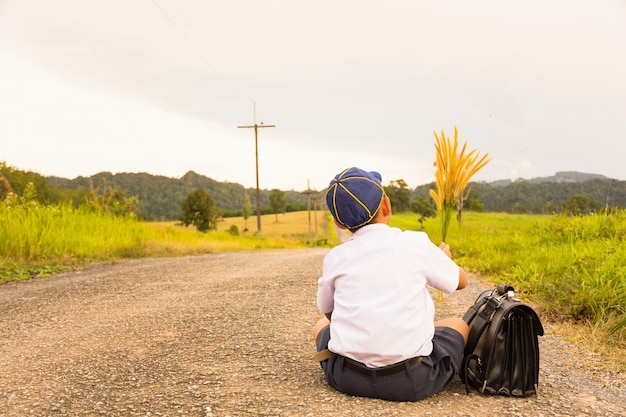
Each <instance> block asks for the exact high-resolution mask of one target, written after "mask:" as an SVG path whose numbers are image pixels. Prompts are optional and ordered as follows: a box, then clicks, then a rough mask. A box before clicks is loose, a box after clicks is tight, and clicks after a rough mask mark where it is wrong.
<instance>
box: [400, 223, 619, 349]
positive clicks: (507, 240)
mask: <svg viewBox="0 0 626 417" xmlns="http://www.w3.org/2000/svg"><path fill="white" fill-rule="evenodd" d="M405 216H408V214H400V215H397V216H396V219H395V222H397V224H406V223H405V222H407V220H406V219H404V217H405ZM413 216H414V215H413ZM392 220H393V219H392ZM440 223H441V222H440V221H439V220H438V219H429V220H428V221H427V222H425V225H424V227H425V232H426V233H428V234H429V236H430V237H431V239H432V240H433V241H434V242H439V241H440V240H441V229H440ZM398 227H400V226H398ZM416 228H417V227H414V228H413V229H416ZM447 241H448V242H447V243H449V244H450V245H451V247H452V248H453V255H454V258H455V260H456V261H457V262H458V263H459V264H461V265H463V266H464V267H465V268H466V269H468V270H469V271H470V272H472V273H474V274H477V275H479V276H482V277H485V278H487V279H489V280H490V281H491V282H493V283H497V282H506V283H509V284H511V285H513V286H514V287H515V288H516V290H517V291H518V293H520V294H521V295H522V296H523V297H524V298H525V299H528V300H529V301H532V302H534V303H537V304H538V305H540V306H541V309H542V313H543V314H544V316H545V317H546V318H550V319H555V320H561V319H567V320H571V321H573V322H575V323H584V324H586V325H588V326H589V327H590V329H591V331H592V332H594V335H595V336H597V337H598V338H600V339H602V340H604V341H605V342H607V343H608V344H611V345H614V346H619V347H621V348H626V342H625V341H626V245H625V244H624V243H625V241H626V212H617V213H612V214H611V215H609V216H607V215H603V214H597V215H591V216H584V217H566V216H534V215H533V216H529V215H513V214H505V213H464V215H463V219H462V223H461V226H460V227H459V226H458V224H457V223H456V222H455V223H453V224H452V226H451V227H450V229H449V230H448V238H447Z"/></svg>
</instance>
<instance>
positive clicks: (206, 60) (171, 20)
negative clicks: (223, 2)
mask: <svg viewBox="0 0 626 417" xmlns="http://www.w3.org/2000/svg"><path fill="white" fill-rule="evenodd" d="M152 3H154V5H155V6H156V7H157V8H158V9H159V11H160V12H161V14H163V16H165V18H166V19H167V20H168V22H170V24H171V25H172V26H173V27H174V29H176V31H177V32H178V33H179V34H180V35H181V36H182V37H183V38H184V39H185V41H187V43H188V44H189V46H190V47H191V49H193V50H194V52H195V53H196V54H197V55H198V56H199V57H200V59H201V60H202V61H203V62H204V63H205V64H206V65H207V66H208V67H209V68H210V69H211V71H212V72H213V74H215V76H217V78H218V79H219V80H220V81H221V82H222V83H223V84H224V85H225V86H226V87H227V88H228V89H229V90H230V92H231V93H233V95H234V96H235V97H237V99H238V100H239V101H241V103H242V104H243V105H244V106H246V107H247V106H248V103H247V102H246V100H244V99H243V98H241V96H240V95H239V94H237V92H236V91H235V90H234V89H233V88H232V87H231V86H230V84H228V82H226V80H225V79H224V78H223V77H222V76H221V75H220V73H219V72H218V71H217V69H216V68H215V67H214V66H213V64H211V61H210V60H209V59H207V58H206V56H205V55H204V54H203V53H202V52H201V51H200V50H199V49H198V48H197V47H196V45H195V44H194V43H193V42H192V41H191V39H189V37H188V36H187V35H186V34H185V32H183V31H182V30H181V29H180V27H179V26H178V25H177V24H176V22H174V20H173V19H172V18H171V17H170V16H169V15H168V14H167V13H166V12H165V10H164V9H163V8H162V7H161V6H160V5H159V3H157V1H156V0H152ZM170 4H172V2H171V1H170ZM172 7H173V8H174V10H176V13H177V14H178V15H179V16H180V18H181V19H182V20H183V22H185V24H186V25H187V26H189V28H190V29H191V32H192V33H193V34H194V36H195V37H196V38H197V39H198V40H199V42H200V44H201V45H202V46H204V48H205V49H206V50H207V51H209V53H211V55H213V54H212V52H211V49H210V48H208V47H207V46H206V44H204V42H202V40H201V38H200V36H198V33H197V32H196V31H195V29H194V28H193V26H192V25H191V24H190V23H189V21H188V20H187V19H185V17H184V16H183V15H182V14H181V13H180V11H178V9H177V8H176V7H175V6H174V5H173V4H172Z"/></svg>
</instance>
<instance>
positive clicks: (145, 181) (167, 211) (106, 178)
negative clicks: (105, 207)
mask: <svg viewBox="0 0 626 417" xmlns="http://www.w3.org/2000/svg"><path fill="white" fill-rule="evenodd" d="M46 180H47V181H48V182H49V183H50V184H52V185H54V186H56V187H58V188H61V189H72V190H81V189H83V190H89V189H90V187H91V186H92V184H93V187H95V188H96V189H97V190H98V191H99V192H102V190H104V189H109V190H111V189H114V190H117V191H120V192H123V193H124V194H125V195H126V196H127V197H131V196H134V197H136V198H138V199H139V201H140V202H141V213H142V215H143V216H145V217H146V218H147V219H155V220H156V219H164V220H176V219H178V218H180V215H181V206H182V202H183V200H184V199H185V198H186V197H187V196H188V195H189V194H191V193H192V192H194V191H195V190H197V189H199V188H201V189H204V190H205V191H207V192H208V193H209V194H211V196H212V197H213V200H214V201H215V203H216V205H217V206H218V207H219V208H220V209H222V210H225V211H226V212H231V213H233V214H236V213H237V212H240V211H241V209H242V206H243V196H244V194H245V193H247V194H248V197H249V199H250V205H251V208H252V211H253V213H256V189H253V188H247V189H246V188H245V187H244V186H243V185H241V184H236V183H231V182H219V181H215V180H213V179H211V178H209V177H206V176H204V175H200V174H198V173H196V172H194V171H189V172H187V173H186V174H185V175H183V176H182V177H181V178H180V179H178V178H169V177H164V176H160V175H151V174H147V173H120V174H112V173H110V172H101V173H98V174H96V175H93V176H91V177H77V178H74V179H71V180H70V179H65V178H59V177H47V178H46ZM432 186H433V185H432V184H424V185H421V186H419V187H416V188H415V189H414V190H412V196H415V195H424V196H428V190H429V189H430V188H431V187H432ZM469 189H470V190H472V192H474V193H476V194H477V195H478V197H477V198H478V199H479V200H480V201H481V202H482V203H483V204H484V208H485V210H486V211H506V212H522V213H549V212H554V211H555V210H558V208H559V207H560V206H561V204H562V203H563V202H564V201H566V200H567V199H568V198H570V197H571V196H573V195H575V194H584V195H587V196H589V197H593V198H594V199H596V200H597V201H599V202H600V203H602V205H603V206H604V205H609V206H617V207H626V182H624V181H618V180H613V179H610V178H607V177H605V176H603V175H598V174H587V173H581V172H572V171H568V172H557V173H556V174H554V175H553V176H549V177H538V178H532V179H523V178H519V179H517V180H514V181H512V180H500V181H493V182H489V183H485V182H476V183H470V186H469ZM283 191H284V190H283ZM322 191H323V190H322ZM284 193H285V198H286V200H287V204H288V207H289V209H304V208H306V206H307V195H306V194H305V193H302V192H296V191H284ZM260 194H261V207H262V210H264V212H267V210H268V208H269V206H270V202H269V194H270V190H267V189H265V190H261V192H260ZM322 197H323V195H322V194H321V193H317V198H319V199H321V198H322ZM314 200H315V196H313V200H312V201H314ZM320 204H323V202H320Z"/></svg>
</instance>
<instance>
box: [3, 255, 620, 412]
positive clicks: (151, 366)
mask: <svg viewBox="0 0 626 417" xmlns="http://www.w3.org/2000/svg"><path fill="white" fill-rule="evenodd" d="M327 251H328V250H327V249H299V250H285V251H270V252H251V253H231V254H216V255H205V256H196V257H181V258H163V259H140V260H132V261H125V262H121V263H118V264H115V265H107V266H100V267H95V268H92V269H89V270H85V271H81V272H72V273H65V274H59V275H55V276H52V277H48V278H43V279H33V280H30V281H26V282H20V283H11V284H5V285H0V336H1V338H0V416H2V417H13V416H20V417H22V416H198V417H227V416H231V417H236V416H322V417H326V416H328V417H330V416H333V417H335V416H355V417H363V416H418V415H420V416H422V415H426V416H607V417H608V416H624V415H626V411H625V410H626V377H625V376H624V373H620V372H619V371H617V370H610V369H609V370H606V369H603V368H601V367H597V366H594V363H597V360H598V359H597V358H594V357H593V355H589V354H585V353H582V352H581V350H580V349H578V348H577V347H576V346H572V345H570V344H568V343H567V342H565V341H563V340H562V339H561V338H560V337H558V336H556V335H555V334H554V332H553V331H552V329H553V325H552V324H551V323H548V322H545V321H544V326H545V329H546V335H545V336H544V337H542V338H540V352H541V366H540V368H541V371H540V372H541V373H540V382H539V383H540V385H539V388H540V392H539V395H537V396H533V397H531V398H523V399H519V398H506V397H488V396H483V395H481V394H478V393H471V394H469V395H467V394H466V393H465V387H464V386H463V385H462V384H461V382H460V380H458V378H457V380H456V381H455V382H454V383H453V384H452V385H451V386H450V387H449V388H448V389H447V390H446V391H445V392H443V393H440V394H437V395H435V396H433V397H430V398H428V399H426V400H423V401H421V402H418V403H392V402H386V401H381V400H372V399H366V398H356V397H350V396H346V395H343V394H340V393H337V392H335V391H333V390H332V389H330V388H328V386H327V385H326V383H325V382H324V379H323V376H322V373H321V370H320V369H319V365H318V364H317V363H315V362H314V361H313V359H312V355H313V353H314V344H313V341H312V337H311V327H312V326H313V324H314V323H315V321H316V320H317V319H318V318H319V317H320V316H321V315H320V313H319V311H317V308H316V306H315V296H316V286H317V278H318V277H319V275H320V273H321V264H322V258H323V256H324V255H325V254H326V253H327ZM486 285H490V284H485V283H484V282H479V280H477V279H476V278H474V277H470V285H469V286H468V288H466V289H464V290H462V291H458V292H456V293H455V294H452V295H449V296H446V297H445V299H444V302H443V305H441V306H438V312H437V315H438V318H443V317H448V316H461V315H462V314H463V313H464V312H465V310H466V309H467V307H468V306H469V305H470V304H472V303H473V301H474V299H475V298H476V296H477V295H478V294H479V293H480V292H481V291H482V290H483V289H486V288H490V287H487V286H486ZM433 296H435V293H434V292H433Z"/></svg>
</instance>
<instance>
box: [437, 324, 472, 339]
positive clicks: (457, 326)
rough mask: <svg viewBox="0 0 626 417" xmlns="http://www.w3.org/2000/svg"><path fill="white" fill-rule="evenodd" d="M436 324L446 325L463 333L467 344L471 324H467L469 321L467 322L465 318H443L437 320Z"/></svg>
mask: <svg viewBox="0 0 626 417" xmlns="http://www.w3.org/2000/svg"><path fill="white" fill-rule="evenodd" d="M435 326H445V327H450V328H451V329H454V330H456V331H457V332H459V333H461V335H462V336H463V340H465V344H467V338H468V337H469V326H468V325H467V323H465V321H464V320H463V319H458V318H449V319H443V320H439V321H436V322H435Z"/></svg>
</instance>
